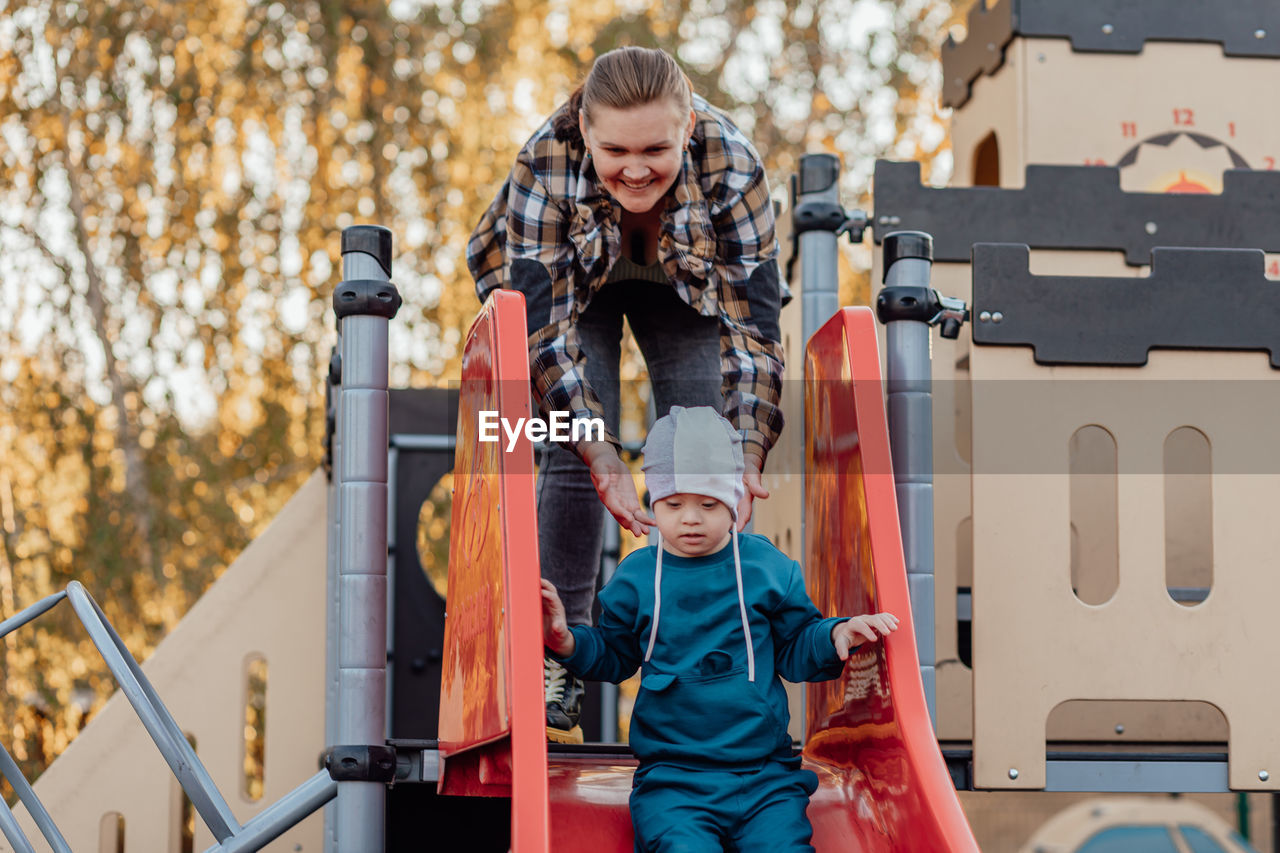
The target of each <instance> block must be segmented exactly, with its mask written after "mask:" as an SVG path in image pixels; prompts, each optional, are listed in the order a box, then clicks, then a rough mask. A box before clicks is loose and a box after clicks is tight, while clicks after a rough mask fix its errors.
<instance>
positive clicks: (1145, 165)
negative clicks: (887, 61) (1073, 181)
mask: <svg viewBox="0 0 1280 853" xmlns="http://www.w3.org/2000/svg"><path fill="white" fill-rule="evenodd" d="M1005 56H1006V61H1005V64H1004V65H1003V66H1002V67H1001V68H1000V70H999V71H997V72H996V73H995V74H994V75H993V76H990V77H987V76H983V77H981V78H979V79H978V80H977V81H976V83H975V85H974V87H973V97H972V98H971V99H970V100H969V101H968V102H967V103H966V104H965V105H964V107H962V108H961V109H959V110H957V111H956V112H955V114H954V115H953V117H952V121H951V136H952V146H953V150H954V152H955V164H956V165H955V180H954V182H953V183H954V184H955V185H956V186H969V185H971V184H972V183H973V171H972V164H973V155H974V151H975V150H976V148H977V146H978V145H979V144H980V143H981V142H982V140H983V139H984V138H985V137H986V136H987V134H989V133H991V132H992V131H994V132H995V134H996V137H997V139H998V141H999V146H1000V161H1001V162H1000V185H1001V186H1005V187H1019V186H1022V184H1023V175H1024V167H1025V165H1026V164H1027V163H1047V164H1067V165H1078V164H1084V163H1105V164H1107V165H1114V164H1116V163H1118V162H1119V161H1120V160H1121V159H1122V158H1123V157H1124V156H1125V155H1126V154H1127V153H1129V152H1130V151H1132V150H1133V149H1134V148H1135V146H1138V145H1139V144H1140V143H1141V142H1143V140H1149V139H1151V138H1152V137H1156V136H1160V135H1163V134H1167V133H1183V134H1190V133H1194V134H1197V135H1198V136H1200V137H1208V138H1210V139H1212V140H1216V141H1217V142H1219V143H1221V145H1217V146H1210V147H1208V148H1203V147H1201V146H1200V145H1199V144H1197V143H1196V142H1195V141H1194V140H1192V139H1191V138H1190V137H1189V136H1185V135H1184V136H1182V137H1180V138H1177V139H1175V140H1174V141H1173V143H1172V144H1171V145H1168V146H1160V145H1150V144H1146V145H1142V146H1141V147H1140V148H1138V151H1137V154H1138V156H1137V159H1136V161H1135V162H1134V163H1133V165H1132V166H1129V167H1126V168H1124V169H1123V170H1122V171H1121V186H1123V187H1124V189H1125V190H1128V191H1130V192H1164V191H1166V190H1168V189H1170V188H1171V187H1173V186H1174V185H1181V189H1183V190H1184V191H1195V190H1196V189H1197V187H1198V188H1199V189H1200V191H1206V190H1207V191H1209V192H1221V190H1222V171H1223V170H1224V169H1229V168H1233V166H1232V162H1231V158H1230V156H1229V154H1228V151H1227V146H1229V147H1230V148H1231V149H1232V150H1234V151H1235V152H1237V153H1238V154H1239V155H1240V156H1241V157H1242V158H1244V160H1245V161H1246V162H1247V163H1248V165H1249V168H1253V169H1271V168H1276V167H1277V166H1280V162H1278V161H1280V112H1278V111H1276V110H1274V109H1268V108H1267V107H1265V106H1264V105H1263V103H1262V102H1260V101H1259V100H1258V99H1257V97H1256V96H1255V95H1254V93H1256V92H1266V91H1275V90H1276V89H1277V88H1280V62H1277V61H1275V60H1270V59H1246V58H1240V57H1226V56H1223V54H1222V48H1221V47H1220V46H1218V45H1213V44H1190V43H1169V42H1148V43H1147V45H1146V46H1145V47H1144V48H1143V51H1142V53H1141V54H1138V55H1123V54H1103V53H1073V52H1072V50H1071V45H1070V43H1069V42H1068V41H1067V40H1065V39H1026V38H1015V39H1014V40H1013V41H1012V42H1011V43H1010V44H1009V47H1008V49H1007V51H1006V53H1005Z"/></svg>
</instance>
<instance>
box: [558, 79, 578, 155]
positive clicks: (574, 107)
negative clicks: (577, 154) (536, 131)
mask: <svg viewBox="0 0 1280 853" xmlns="http://www.w3.org/2000/svg"><path fill="white" fill-rule="evenodd" d="M584 88H586V84H583V85H581V86H579V87H578V88H576V89H574V90H573V94H572V95H570V96H569V103H567V104H565V105H564V106H563V107H561V108H560V110H559V111H558V112H557V113H556V114H555V115H554V116H552V117H551V128H552V130H553V131H555V136H556V141H557V142H567V143H569V145H570V146H572V147H574V148H582V147H583V141H582V129H581V128H580V127H578V111H579V110H581V109H582V90H583V89H584Z"/></svg>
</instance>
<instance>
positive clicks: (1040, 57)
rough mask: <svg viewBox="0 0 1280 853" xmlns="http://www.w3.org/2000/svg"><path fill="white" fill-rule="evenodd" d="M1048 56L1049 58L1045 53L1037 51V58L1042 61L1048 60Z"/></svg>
mask: <svg viewBox="0 0 1280 853" xmlns="http://www.w3.org/2000/svg"><path fill="white" fill-rule="evenodd" d="M1046 58H1047V57H1045V55H1044V54H1043V53H1037V54H1036V59H1037V60H1039V61H1040V62H1044V61H1045V60H1046Z"/></svg>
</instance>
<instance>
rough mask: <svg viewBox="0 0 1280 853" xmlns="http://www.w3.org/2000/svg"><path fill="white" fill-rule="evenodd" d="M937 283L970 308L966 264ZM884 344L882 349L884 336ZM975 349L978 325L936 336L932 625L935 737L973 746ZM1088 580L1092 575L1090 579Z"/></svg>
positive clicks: (936, 269) (1075, 732)
mask: <svg viewBox="0 0 1280 853" xmlns="http://www.w3.org/2000/svg"><path fill="white" fill-rule="evenodd" d="M882 263H883V259H882V255H881V253H877V255H876V264H877V269H876V271H875V275H876V276H877V277H876V279H875V280H876V281H879V280H880V276H881V275H882V274H881V273H880V271H879V265H880V264H882ZM1031 268H1032V270H1033V271H1034V272H1035V273H1036V274H1038V275H1052V274H1059V275H1061V274H1068V273H1070V274H1075V275H1089V276H1139V275H1143V274H1145V272H1146V271H1145V268H1135V267H1128V266H1126V265H1125V263H1124V257H1123V255H1121V254H1120V253H1118V252H1060V251H1036V252H1032V253H1031ZM931 284H932V286H933V287H934V289H935V290H937V291H939V292H940V293H942V294H944V295H946V296H954V297H958V298H960V299H964V300H965V302H966V303H969V302H972V290H973V288H972V273H971V270H970V267H969V264H967V263H966V264H956V263H937V264H934V266H933V277H932V281H931ZM881 338H882V340H881V347H882V350H883V347H884V341H883V332H882V334H881ZM971 346H972V324H966V325H965V326H963V327H962V328H961V332H960V337H959V338H958V339H957V340H954V341H949V340H945V339H943V338H942V337H940V336H939V335H937V334H936V333H935V334H934V337H933V349H932V368H933V371H932V375H933V437H934V440H933V461H934V472H935V473H934V619H935V636H936V655H937V657H936V660H937V679H938V688H937V695H938V699H937V708H938V726H937V731H938V737H939V739H941V740H969V739H971V738H972V736H973V722H972V719H973V718H972V704H973V689H972V685H971V679H972V672H971V670H970V669H969V667H968V666H966V665H965V664H964V663H963V662H962V661H961V660H960V652H959V643H958V636H957V624H956V612H957V600H956V591H957V587H971V586H972V585H973V584H972V580H973V553H972V550H971V548H972V544H971V543H972V539H973V537H972V528H971V521H970V515H971V513H970V506H971V502H970V490H971V482H970V459H971V458H972V448H971V447H970V441H971V438H970V435H971V431H972V405H973V404H972V399H971V397H972V386H971V384H970V369H969V358H970V356H969V352H970V348H971ZM1085 577H1086V578H1088V577H1090V575H1089V574H1088V573H1087V572H1086V573H1085ZM1092 728H1093V727H1089V730H1090V731H1092ZM1142 736H1143V737H1145V738H1146V739H1150V740H1159V739H1162V738H1163V737H1164V735H1162V733H1161V731H1159V730H1158V729H1157V730H1152V729H1150V728H1144V729H1143V730H1142ZM1052 737H1053V738H1054V739H1064V740H1065V739H1081V738H1083V737H1084V735H1083V732H1082V730H1081V729H1079V728H1068V729H1063V730H1061V731H1054V732H1053V733H1052ZM1136 737H1137V734H1135V735H1133V736H1132V737H1131V739H1132V738H1136Z"/></svg>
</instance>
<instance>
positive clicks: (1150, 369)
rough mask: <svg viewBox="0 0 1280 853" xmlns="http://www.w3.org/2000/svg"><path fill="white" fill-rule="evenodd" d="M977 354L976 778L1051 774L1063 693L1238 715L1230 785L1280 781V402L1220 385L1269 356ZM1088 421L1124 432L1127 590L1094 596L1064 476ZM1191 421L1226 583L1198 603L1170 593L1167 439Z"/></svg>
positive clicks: (1249, 372) (1121, 532) (1014, 783)
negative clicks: (1076, 567)
mask: <svg viewBox="0 0 1280 853" xmlns="http://www.w3.org/2000/svg"><path fill="white" fill-rule="evenodd" d="M971 363H972V368H973V376H974V380H975V381H974V386H973V395H974V400H973V406H974V408H973V411H974V424H973V453H974V471H975V473H974V475H973V531H974V635H973V636H974V662H975V667H976V668H975V672H974V682H973V683H974V769H975V779H976V783H977V785H978V786H979V787H987V788H997V787H1008V788H1039V787H1043V785H1044V780H1045V767H1044V756H1045V732H1046V721H1047V719H1048V717H1049V715H1050V712H1051V711H1052V710H1053V709H1054V708H1055V707H1056V706H1058V705H1059V704H1060V703H1063V702H1067V701H1069V700H1078V699H1098V700H1186V701H1203V702H1209V703H1211V704H1213V705H1214V706H1216V707H1217V708H1218V709H1219V710H1220V711H1221V712H1222V713H1223V715H1224V716H1225V717H1226V719H1227V722H1228V725H1229V729H1230V733H1229V739H1228V743H1229V750H1230V756H1231V763H1230V772H1229V779H1230V784H1231V786H1232V787H1233V788H1238V789H1258V790H1275V789H1277V779H1278V778H1280V776H1278V774H1277V770H1276V768H1278V767H1280V731H1277V729H1276V727H1275V719H1276V715H1277V711H1278V710H1280V691H1278V690H1277V689H1276V687H1275V685H1274V683H1273V681H1274V680H1273V679H1270V678H1266V677H1260V676H1262V674H1264V673H1269V672H1271V671H1273V669H1274V658H1275V648H1276V644H1275V641H1274V639H1273V635H1274V626H1275V602H1276V601H1280V571H1277V569H1280V565H1277V563H1280V559H1278V558H1277V556H1276V553H1275V549H1274V547H1273V543H1272V541H1271V540H1272V537H1271V535H1270V527H1269V525H1267V524H1266V523H1265V518H1266V517H1267V515H1268V514H1269V513H1270V512H1271V509H1270V508H1272V507H1274V506H1276V505H1277V502H1280V444H1278V443H1277V442H1276V441H1275V427H1274V425H1275V424H1276V423H1278V422H1280V403H1278V401H1277V399H1276V395H1274V394H1268V395H1261V394H1257V395H1247V394H1244V393H1242V391H1241V390H1240V387H1239V385H1238V384H1232V383H1230V382H1225V381H1223V380H1256V381H1260V382H1275V381H1276V379H1277V377H1276V373H1275V371H1273V370H1272V369H1271V368H1270V366H1269V365H1268V361H1267V357H1266V355H1265V354H1261V353H1216V352H1194V353H1191V352H1170V351H1156V352H1153V353H1152V354H1151V357H1150V362H1149V364H1148V366H1147V367H1144V368H1141V369H1106V368H1083V367H1057V368H1047V367H1041V366H1038V365H1036V364H1035V363H1034V362H1033V360H1032V356H1031V352H1030V350H1029V349H1026V348H1018V347H978V348H975V350H974V351H973V353H972V356H971ZM1192 379H1195V380H1201V381H1199V382H1195V383H1192V382H1187V381H1177V380H1192ZM1010 380H1021V381H1018V382H1017V383H1016V384H1010V382H1009V381H1010ZM1103 380H1105V381H1103ZM1161 380H1166V381H1161ZM1210 380H1213V381H1210ZM1011 387H1012V388H1015V389H1017V396H1016V398H1014V397H1013V395H1011V394H1010V391H1009V389H1010V388H1011ZM1090 424H1096V425H1100V426H1102V427H1103V428H1105V429H1106V430H1107V431H1108V432H1110V433H1111V435H1112V436H1114V438H1115V442H1116V448H1117V466H1118V470H1119V475H1118V476H1117V478H1116V506H1117V508H1118V514H1119V521H1118V539H1117V544H1118V554H1117V557H1118V570H1119V586H1118V589H1117V590H1116V592H1115V595H1114V596H1113V597H1112V598H1111V599H1110V600H1109V601H1107V602H1106V603H1105V604H1102V605H1098V606H1090V605H1086V604H1084V603H1082V602H1081V601H1080V600H1079V599H1078V598H1077V597H1076V595H1075V593H1074V592H1073V591H1072V589H1071V581H1070V578H1071V566H1070V559H1071V557H1070V554H1071V543H1070V486H1071V482H1070V481H1071V478H1070V476H1068V475H1067V474H1066V473H1065V472H1066V471H1067V470H1068V468H1067V466H1068V459H1067V454H1068V447H1069V443H1070V441H1071V437H1072V435H1073V434H1074V433H1075V432H1076V431H1077V430H1078V429H1079V428H1080V427H1082V426H1086V425H1090ZM1184 426H1192V427H1195V428H1196V429H1198V430H1200V431H1201V432H1202V433H1203V434H1204V435H1205V436H1206V437H1207V438H1208V441H1209V443H1210V447H1211V452H1212V458H1213V466H1214V473H1213V476H1212V501H1213V504H1212V518H1213V524H1212V537H1213V588H1212V592H1211V593H1210V595H1209V597H1208V599H1206V600H1205V601H1204V602H1203V603H1201V604H1199V605H1197V606H1193V607H1187V606H1183V605H1179V604H1177V603H1175V602H1174V601H1173V599H1172V598H1171V597H1170V596H1169V594H1168V591H1167V590H1166V561H1165V541H1166V518H1165V500H1164V495H1165V482H1164V474H1163V473H1162V472H1163V471H1164V443H1165V439H1166V437H1167V436H1168V435H1169V434H1170V433H1172V432H1173V431H1175V430H1177V429H1179V428H1180V427H1184ZM1011 769H1016V770H1017V779H1016V780H1011V779H1010V770H1011ZM1263 772H1265V773H1266V774H1267V779H1266V781H1263V780H1262V779H1261V778H1260V775H1259V774H1260V773H1263Z"/></svg>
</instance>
